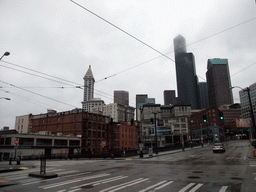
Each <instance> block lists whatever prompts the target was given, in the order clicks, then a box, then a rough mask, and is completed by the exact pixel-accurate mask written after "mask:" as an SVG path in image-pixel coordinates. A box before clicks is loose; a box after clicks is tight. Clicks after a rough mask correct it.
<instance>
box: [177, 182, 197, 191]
mask: <svg viewBox="0 0 256 192" xmlns="http://www.w3.org/2000/svg"><path fill="white" fill-rule="evenodd" d="M193 185H195V183H190V184H188V185H187V186H186V187H184V188H183V189H181V190H179V192H185V191H186V190H187V189H189V188H190V187H192V186H193Z"/></svg>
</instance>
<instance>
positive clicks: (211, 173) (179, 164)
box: [0, 140, 256, 192]
mask: <svg viewBox="0 0 256 192" xmlns="http://www.w3.org/2000/svg"><path fill="white" fill-rule="evenodd" d="M224 146H225V148H226V152H225V153H213V152H212V143H210V144H205V145H204V147H197V148H193V149H190V148H189V149H186V150H185V151H183V152H182V151H179V152H175V153H163V154H161V153H159V154H158V156H153V157H152V158H149V157H147V156H146V155H145V156H144V158H139V156H136V157H127V158H119V159H106V160H104V159H85V160H84V159H78V160H58V161H56V160H47V171H46V172H48V173H49V172H52V173H57V174H58V177H57V178H52V179H41V178H34V177H29V176H28V174H29V173H31V172H38V173H39V170H40V161H27V162H22V163H24V165H25V163H26V164H27V163H28V162H29V163H30V165H31V168H29V169H24V170H22V171H16V172H10V173H1V174H0V180H1V179H5V180H10V181H15V182H18V183H17V184H16V185H11V186H6V187H2V188H0V191H19V192H28V191H47V192H51V191H58V192H66V191H70V192H74V191H101V192H105V191H106V192H107V191H112V192H114V191H132V192H135V191H140V192H143V191H163V192H165V191H166V192H167V191H168V192H170V191H174V192H186V191H190V192H195V191H201V192H215V191H216V192H217V191H218V192H225V191H227V192H229V191H232V192H233V191H235V192H238V191H242V192H254V191H256V190H255V189H256V179H255V178H256V159H255V158H254V159H253V158H252V156H251V149H252V147H251V146H250V144H249V141H248V140H235V141H229V142H226V143H224ZM154 155H155V154H154ZM1 163H3V162H1ZM32 165H33V166H34V168H32Z"/></svg>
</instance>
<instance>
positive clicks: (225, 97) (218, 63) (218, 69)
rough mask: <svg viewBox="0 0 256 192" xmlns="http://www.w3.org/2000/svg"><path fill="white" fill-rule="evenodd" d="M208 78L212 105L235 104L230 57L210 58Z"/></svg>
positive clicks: (210, 103)
mask: <svg viewBox="0 0 256 192" xmlns="http://www.w3.org/2000/svg"><path fill="white" fill-rule="evenodd" d="M206 78H207V86H208V97H209V105H210V106H213V107H220V106H221V105H224V104H233V94H232V91H231V89H230V87H231V81H230V74H229V67H228V59H220V58H215V59H208V64H207V72H206Z"/></svg>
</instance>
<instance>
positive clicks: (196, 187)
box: [189, 183, 203, 192]
mask: <svg viewBox="0 0 256 192" xmlns="http://www.w3.org/2000/svg"><path fill="white" fill-rule="evenodd" d="M202 186H203V184H201V183H199V184H197V185H196V186H195V187H194V188H193V189H191V190H190V191H189V192H195V191H196V190H197V189H199V188H200V187H202Z"/></svg>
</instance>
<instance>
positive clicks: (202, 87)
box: [198, 82, 209, 109]
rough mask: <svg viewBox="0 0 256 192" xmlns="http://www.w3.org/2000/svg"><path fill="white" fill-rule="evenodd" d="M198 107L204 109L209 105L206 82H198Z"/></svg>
mask: <svg viewBox="0 0 256 192" xmlns="http://www.w3.org/2000/svg"><path fill="white" fill-rule="evenodd" d="M198 88H199V93H198V94H199V108H200V109H206V108H208V107H209V97H208V87H207V83H206V82H199V84H198Z"/></svg>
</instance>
